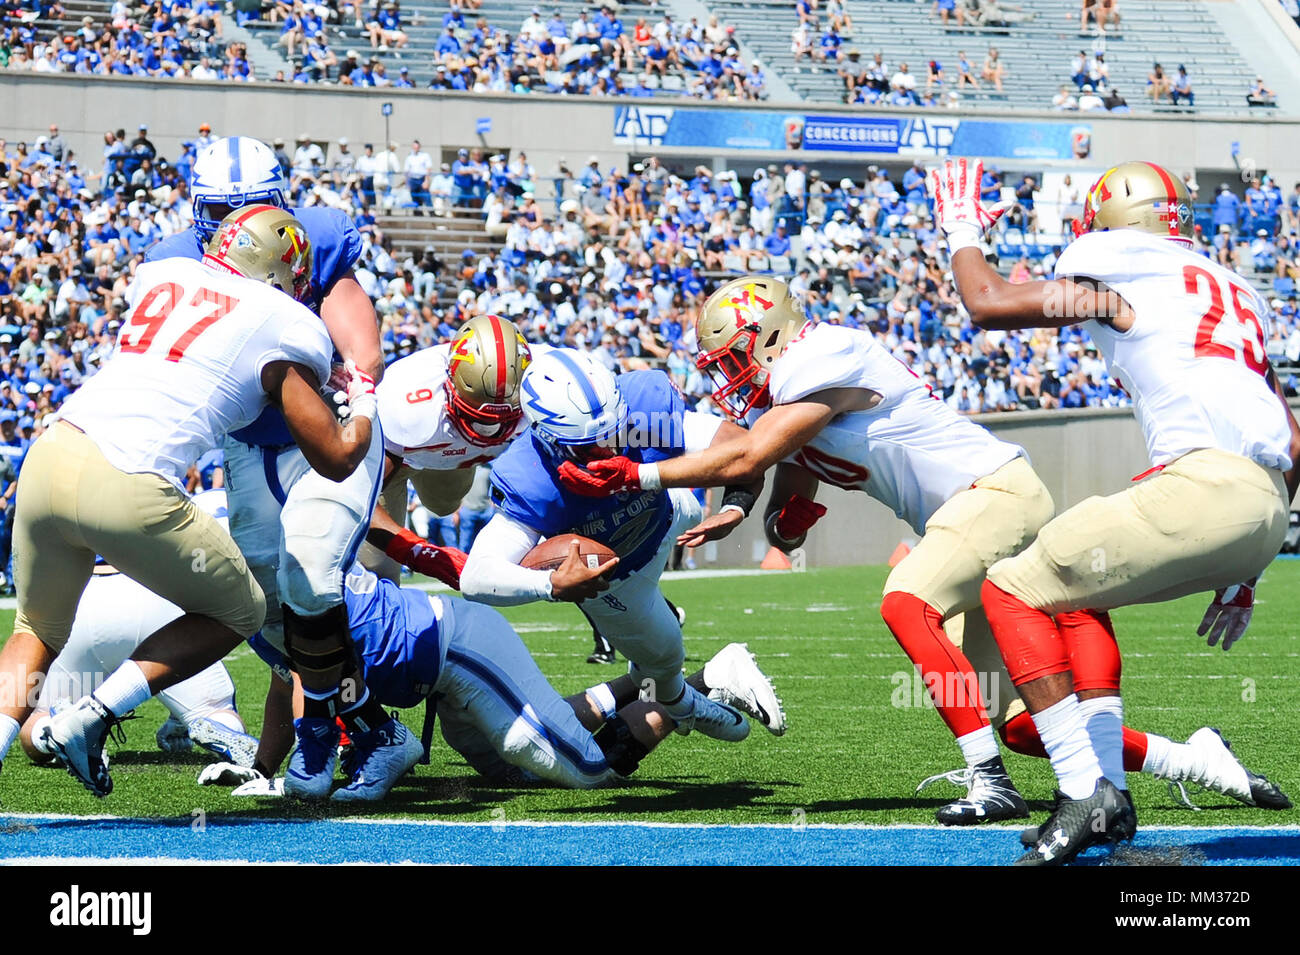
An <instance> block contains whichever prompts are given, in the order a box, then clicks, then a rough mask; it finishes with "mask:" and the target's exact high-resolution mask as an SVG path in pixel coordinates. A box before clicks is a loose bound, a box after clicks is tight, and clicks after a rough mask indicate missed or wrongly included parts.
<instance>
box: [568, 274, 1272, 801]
mask: <svg viewBox="0 0 1300 955" xmlns="http://www.w3.org/2000/svg"><path fill="white" fill-rule="evenodd" d="M696 335H697V338H698V340H699V343H700V344H699V348H700V352H699V355H698V357H697V359H696V361H697V364H698V366H699V367H700V368H701V370H702V371H704V372H705V373H706V374H708V375H709V376H710V377H711V379H712V380H713V381H714V383H715V385H716V386H717V388H716V391H715V392H714V399H715V401H716V402H717V403H718V404H719V406H720V407H722V408H724V409H726V410H727V411H728V413H730V414H731V415H732V416H733V417H735V418H737V419H747V420H748V421H749V422H750V428H749V431H748V432H747V433H746V434H745V435H744V437H743V438H741V439H740V440H738V441H734V442H729V443H727V444H723V445H721V446H719V447H716V448H710V449H709V450H708V451H705V452H703V453H701V454H688V455H684V456H682V457H680V458H675V459H673V460H670V461H663V462H659V463H658V464H656V465H645V464H642V465H639V466H637V465H636V464H635V463H633V462H630V461H628V460H626V459H619V458H615V459H611V460H608V461H594V462H591V463H589V464H588V465H587V467H586V469H585V470H584V469H579V468H577V467H574V466H573V465H566V466H564V467H562V468H561V471H560V477H561V480H563V481H564V482H565V484H566V486H569V487H571V488H572V489H573V490H577V491H580V493H598V494H605V493H614V492H615V491H617V490H619V489H621V488H628V487H646V486H654V487H659V486H663V487H679V486H691V485H702V486H710V485H715V484H720V483H726V482H734V481H743V480H747V479H749V478H750V477H751V476H752V475H756V474H762V473H763V471H764V470H766V469H767V468H769V467H771V466H773V465H776V464H778V462H780V464H779V465H778V467H777V470H776V476H775V480H774V482H773V489H772V495H771V497H770V499H769V502H768V508H767V513H766V517H765V527H766V530H767V536H768V539H769V541H770V542H771V543H772V544H773V545H775V546H777V547H780V548H781V549H783V550H791V549H793V548H795V547H797V546H799V545H800V544H801V543H802V542H803V540H804V537H805V535H806V533H807V532H808V530H809V529H810V528H811V527H812V525H813V524H814V523H815V522H816V521H817V520H818V519H819V518H820V517H821V516H822V514H824V513H825V508H824V507H823V506H821V505H819V504H816V503H815V502H814V501H813V496H814V495H815V493H816V488H817V485H818V482H819V481H826V482H828V483H831V484H834V485H836V486H838V487H844V488H849V489H856V490H861V491H865V492H866V493H867V494H869V495H870V496H872V497H874V498H876V499H877V500H878V501H880V502H882V503H883V504H885V505H886V506H888V507H889V508H890V509H891V510H892V511H893V512H894V513H895V514H897V515H898V516H899V517H901V518H903V519H904V520H906V521H907V522H908V523H909V524H911V526H912V528H913V529H914V530H915V531H916V532H917V533H918V534H919V535H921V541H920V542H919V543H918V544H917V546H916V547H915V548H914V549H913V550H912V551H911V553H910V554H908V556H907V557H906V558H905V559H904V560H902V561H901V562H900V563H899V564H898V565H897V566H896V567H895V568H894V570H893V571H892V572H891V573H890V575H889V578H888V579H887V581H886V582H885V593H884V599H883V600H882V601H881V608H880V610H881V615H882V616H883V617H884V619H885V622H886V624H887V625H888V626H889V629H890V631H891V632H892V633H893V634H894V636H895V638H896V639H897V640H898V642H899V644H900V645H901V646H902V647H903V650H904V651H905V652H906V653H907V655H908V657H909V658H910V659H911V660H912V661H913V663H915V664H917V666H918V667H919V668H920V672H921V674H922V678H923V679H924V680H925V681H926V684H927V687H928V689H929V690H930V694H931V698H932V699H933V700H934V702H935V706H936V709H938V711H939V714H940V716H941V717H942V719H943V720H944V722H945V724H947V726H948V728H949V729H950V730H951V731H952V733H953V735H954V736H955V737H956V739H957V743H958V745H959V747H960V748H961V751H962V754H963V756H964V758H965V761H966V764H967V765H966V771H965V773H964V774H963V776H962V778H963V779H964V780H965V781H966V783H967V785H968V792H967V795H966V797H965V798H964V799H960V800H956V801H955V802H952V803H950V804H948V805H945V806H943V807H941V808H940V809H939V810H938V812H937V814H936V815H937V818H938V819H939V821H940V822H942V823H944V824H946V825H969V824H973V823H982V822H988V821H993V820H998V819H1009V818H1021V817H1024V816H1026V815H1028V808H1027V807H1026V805H1025V803H1024V800H1023V799H1021V797H1020V794H1019V793H1018V792H1017V791H1016V789H1015V786H1014V785H1013V784H1012V782H1011V780H1010V778H1009V777H1008V775H1007V772H1006V769H1005V767H1004V766H1003V763H1002V758H1001V756H1000V755H999V754H998V747H997V740H996V737H995V734H994V729H993V727H994V726H996V727H997V729H998V731H999V732H1000V733H1001V734H1002V737H1003V739H1004V741H1006V742H1007V743H1008V745H1009V746H1011V747H1012V748H1013V749H1015V750H1017V751H1020V752H1030V753H1033V752H1035V749H1036V747H1037V745H1038V741H1037V739H1036V737H1035V733H1034V728H1033V724H1032V722H1030V721H1029V720H1028V718H1027V717H1026V716H1025V714H1024V712H1023V707H1022V704H1021V703H1020V701H1019V700H1018V699H1016V698H1014V695H1013V694H1009V693H1004V694H1001V695H1000V697H998V698H996V699H993V700H990V701H989V703H990V704H992V705H993V712H992V713H990V712H989V711H988V706H986V703H985V701H984V700H983V699H982V697H981V694H980V689H979V688H980V687H981V686H989V687H992V686H995V685H996V678H997V674H998V673H999V672H1000V671H1001V669H1002V664H1001V659H1000V655H999V654H998V651H997V646H996V644H995V643H994V641H993V639H992V635H991V633H990V631H989V628H988V624H987V622H986V621H985V620H984V616H983V612H982V611H981V609H980V586H981V584H982V583H983V581H984V577H985V574H986V572H987V570H988V568H989V567H990V566H991V565H992V564H993V563H994V562H996V561H997V560H999V559H1000V558H1002V557H1008V556H1011V555H1013V554H1016V553H1018V552H1019V551H1020V550H1021V549H1023V548H1024V547H1026V546H1027V545H1028V544H1029V542H1030V541H1031V540H1033V538H1034V535H1035V534H1036V533H1037V531H1038V529H1039V528H1040V527H1041V526H1042V525H1043V524H1044V523H1046V522H1047V521H1048V520H1049V519H1050V518H1051V516H1052V513H1053V509H1054V508H1053V504H1052V499H1051V495H1050V494H1049V493H1048V491H1047V488H1046V487H1044V486H1043V483H1042V481H1041V480H1039V478H1038V476H1037V475H1036V474H1035V473H1034V471H1033V469H1032V468H1031V467H1030V465H1029V462H1028V460H1027V459H1026V458H1025V455H1024V451H1023V450H1022V449H1021V448H1019V447H1017V446H1016V445H1013V444H1008V443H1006V442H1004V441H1001V440H999V439H997V438H995V437H994V436H993V435H992V434H990V433H989V432H988V430H986V429H985V428H982V427H980V426H979V425H977V424H975V423H974V422H972V421H970V420H969V419H967V418H964V417H962V416H960V415H958V414H956V413H955V412H954V411H953V410H952V409H950V408H949V407H948V406H947V405H945V404H944V403H943V402H941V401H939V400H937V399H936V396H934V395H933V394H932V393H931V392H930V390H929V388H928V387H927V386H926V385H925V384H924V383H923V382H922V381H921V380H920V379H919V378H917V377H916V376H915V375H914V374H913V373H912V372H911V371H909V370H908V369H907V368H905V367H904V366H903V365H902V364H901V363H900V362H898V361H896V360H895V359H894V358H893V357H892V356H891V355H890V354H889V353H888V352H887V351H886V350H885V349H884V348H883V347H882V346H881V345H879V344H878V343H877V342H876V341H875V339H874V338H873V337H872V335H871V334H870V333H868V332H862V331H857V330H854V329H848V328H843V327H841V326H836V325H816V326H814V325H812V324H811V323H808V322H806V321H805V318H804V314H803V310H802V306H801V304H800V302H799V300H798V299H797V298H796V297H794V296H792V295H791V293H790V291H789V288H788V287H787V286H786V285H785V283H783V282H780V281H778V280H775V279H771V278H766V277H746V278H740V279H736V280H733V281H731V282H728V283H727V284H725V285H723V286H721V287H720V288H719V289H718V290H717V291H716V292H714V294H713V295H712V296H710V298H709V300H708V301H707V302H706V303H705V305H704V307H703V308H702V309H701V311H700V315H699V318H698V319H697V321H696ZM647 480H648V481H649V482H650V484H649V485H647V484H646V481H647ZM945 628H947V629H945ZM947 631H952V636H950V635H949V633H948V632H947ZM957 635H960V641H961V642H960V647H959V646H958V645H957V642H956V640H955V639H954V637H956V636H957ZM1130 732H1131V734H1132V736H1131V742H1132V749H1133V752H1131V753H1130V754H1129V756H1130V759H1131V760H1132V761H1133V762H1134V763H1135V764H1136V765H1138V766H1141V765H1142V758H1143V757H1142V755H1141V754H1139V753H1138V752H1137V750H1138V749H1139V748H1145V747H1146V743H1145V740H1147V739H1148V736H1147V734H1141V733H1137V732H1136V731H1130ZM1160 739H1163V738H1160ZM1216 739H1217V737H1216ZM1168 742H1169V741H1164V743H1168ZM1212 742H1213V741H1211V740H1200V741H1199V742H1198V744H1197V746H1188V745H1186V744H1173V743H1169V747H1168V748H1167V750H1166V749H1161V746H1162V743H1159V742H1157V743H1156V746H1155V748H1156V749H1157V750H1159V751H1160V752H1162V753H1164V752H1168V753H1169V754H1170V755H1169V756H1168V758H1167V759H1166V761H1165V763H1163V764H1162V765H1161V769H1162V771H1164V772H1166V773H1167V775H1169V776H1170V778H1176V779H1183V780H1189V781H1195V782H1198V783H1201V784H1203V785H1206V786H1209V787H1211V788H1215V789H1217V790H1219V791H1231V792H1232V793H1233V795H1236V796H1237V798H1239V799H1242V800H1243V801H1247V800H1249V799H1250V798H1251V793H1250V787H1249V786H1243V785H1241V784H1240V783H1241V782H1242V781H1243V780H1244V779H1245V777H1246V771H1245V770H1244V769H1242V768H1241V767H1240V765H1239V764H1238V763H1237V762H1236V760H1234V759H1232V758H1231V755H1230V754H1228V753H1227V751H1226V749H1225V748H1224V747H1223V746H1222V745H1221V744H1219V745H1217V746H1212V745H1210V743H1212Z"/></svg>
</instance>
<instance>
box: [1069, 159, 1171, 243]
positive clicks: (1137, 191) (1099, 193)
mask: <svg viewBox="0 0 1300 955" xmlns="http://www.w3.org/2000/svg"><path fill="white" fill-rule="evenodd" d="M1192 220H1193V217H1192V196H1191V194H1190V193H1189V192H1188V191H1187V186H1186V185H1184V184H1183V181H1182V180H1181V179H1178V178H1176V177H1174V176H1173V175H1171V174H1170V172H1169V170H1168V169H1165V168H1164V167H1163V166H1157V165H1156V164H1155V163H1153V162H1126V163H1120V164H1119V165H1118V166H1114V167H1112V168H1110V169H1108V170H1106V171H1105V172H1104V173H1102V174H1101V178H1100V179H1098V180H1097V181H1096V182H1095V183H1093V186H1092V188H1091V189H1089V190H1088V198H1087V200H1086V201H1085V202H1084V205H1083V218H1082V219H1081V220H1076V221H1075V227H1074V228H1075V232H1076V234H1078V235H1082V234H1083V233H1085V232H1105V231H1107V230H1109V229H1137V230H1139V231H1140V232H1147V233H1150V234H1151V235H1158V236H1160V237H1161V238H1164V239H1173V240H1174V241H1175V242H1179V243H1182V244H1185V245H1191V244H1192V234H1193V229H1194V222H1193V221H1192Z"/></svg>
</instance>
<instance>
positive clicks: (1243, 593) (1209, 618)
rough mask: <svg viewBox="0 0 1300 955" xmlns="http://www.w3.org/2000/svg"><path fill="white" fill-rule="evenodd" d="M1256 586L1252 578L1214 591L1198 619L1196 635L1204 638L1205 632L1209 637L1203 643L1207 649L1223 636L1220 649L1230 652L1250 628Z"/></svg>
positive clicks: (1256, 579)
mask: <svg viewBox="0 0 1300 955" xmlns="http://www.w3.org/2000/svg"><path fill="white" fill-rule="evenodd" d="M1258 582H1259V578H1258V577H1252V578H1250V580H1247V581H1244V582H1242V583H1240V584H1233V585H1232V586H1231V587H1224V588H1223V589H1222V590H1216V591H1215V592H1214V599H1213V600H1212V601H1210V606H1209V609H1208V610H1206V611H1205V616H1204V617H1202V618H1201V625H1200V626H1199V627H1197V628H1196V635H1197V636H1198V637H1203V636H1205V635H1206V633H1207V632H1208V633H1209V635H1210V636H1209V639H1208V640H1206V641H1205V642H1206V643H1207V644H1208V645H1209V646H1214V645H1215V644H1216V643H1218V642H1219V637H1221V636H1222V637H1223V649H1225V650H1231V649H1232V645H1233V644H1234V643H1236V642H1237V641H1238V640H1240V639H1241V638H1242V636H1243V635H1244V634H1245V632H1246V628H1247V627H1248V626H1250V615H1251V613H1252V612H1253V611H1254V609H1255V584H1256V583H1258ZM1211 624H1213V628H1212V629H1211Z"/></svg>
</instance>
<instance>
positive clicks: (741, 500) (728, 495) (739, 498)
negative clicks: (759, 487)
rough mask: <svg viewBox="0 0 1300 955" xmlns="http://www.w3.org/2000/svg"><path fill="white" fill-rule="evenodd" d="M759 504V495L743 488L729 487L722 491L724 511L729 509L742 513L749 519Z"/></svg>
mask: <svg viewBox="0 0 1300 955" xmlns="http://www.w3.org/2000/svg"><path fill="white" fill-rule="evenodd" d="M757 503H758V495H757V494H755V493H754V492H752V491H750V490H748V489H746V488H743V487H727V488H723V489H722V510H724V511H725V510H727V509H729V508H732V509H735V510H738V511H740V513H741V514H743V515H744V516H745V517H749V512H750V511H752V510H753V509H754V505H755V504H757Z"/></svg>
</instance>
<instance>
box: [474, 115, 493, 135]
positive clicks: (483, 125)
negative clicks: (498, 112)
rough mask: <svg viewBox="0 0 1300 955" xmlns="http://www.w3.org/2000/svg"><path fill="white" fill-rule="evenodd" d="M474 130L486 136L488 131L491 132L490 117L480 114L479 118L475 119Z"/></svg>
mask: <svg viewBox="0 0 1300 955" xmlns="http://www.w3.org/2000/svg"><path fill="white" fill-rule="evenodd" d="M474 132H476V133H477V134H478V135H480V136H486V135H487V134H488V133H490V132H492V117H491V116H481V117H479V119H477V120H475V122H474Z"/></svg>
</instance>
